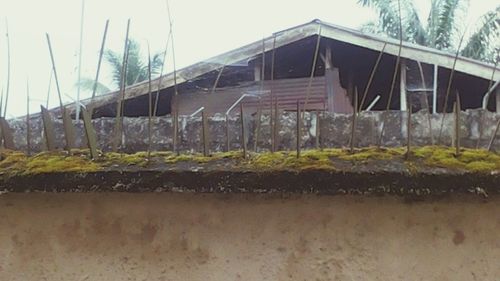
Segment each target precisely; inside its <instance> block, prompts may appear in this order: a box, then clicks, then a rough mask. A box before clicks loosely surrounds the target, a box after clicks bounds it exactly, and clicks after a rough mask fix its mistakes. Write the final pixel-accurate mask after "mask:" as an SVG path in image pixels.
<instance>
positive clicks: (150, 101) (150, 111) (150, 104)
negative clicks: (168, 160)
mask: <svg viewBox="0 0 500 281" xmlns="http://www.w3.org/2000/svg"><path fill="white" fill-rule="evenodd" d="M151 91H152V89H151V51H150V48H149V42H148V163H150V161H151V146H152V134H153V132H152V130H153V128H152V127H153V126H152V116H153V93H152V92H151Z"/></svg>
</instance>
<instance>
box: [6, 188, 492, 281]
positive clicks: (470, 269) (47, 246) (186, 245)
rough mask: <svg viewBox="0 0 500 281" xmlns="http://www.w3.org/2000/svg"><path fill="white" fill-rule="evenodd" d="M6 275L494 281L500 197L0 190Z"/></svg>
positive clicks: (162, 280) (159, 280) (163, 280)
mask: <svg viewBox="0 0 500 281" xmlns="http://www.w3.org/2000/svg"><path fill="white" fill-rule="evenodd" d="M0 213H1V214H2V215H1V216H0V280H10V281H16V280H23V281H31V280H78V281H90V280H131V281H133V280H137V281H139V280H151V281H152V280H155V281H167V280H191V281H202V280H203V281H212V280H217V281H220V280H245V281H253V280H259V281H261V280H269V281H271V280H297V281H303V280H387V281H392V280H457V281H460V280H464V281H465V280H467V281H468V280H498V277H499V276H500V267H499V266H498V261H499V260H500V240H499V233H500V198H499V197H498V196H497V197H494V196H492V197H490V198H488V200H487V201H484V200H483V199H479V197H475V196H470V197H465V198H449V197H447V198H443V199H441V200H432V201H430V202H411V203H408V202H404V200H403V199H398V198H391V197H365V196H316V195H296V196H293V195H288V196H285V197H281V196H267V195H256V194H253V195H236V194H225V195H216V194H199V193H146V194H137V193H18V194H14V193H10V194H3V195H0Z"/></svg>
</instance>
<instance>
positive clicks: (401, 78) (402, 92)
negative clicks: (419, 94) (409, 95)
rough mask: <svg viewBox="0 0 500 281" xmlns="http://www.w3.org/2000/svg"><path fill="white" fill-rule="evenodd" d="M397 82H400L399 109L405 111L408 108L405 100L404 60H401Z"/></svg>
mask: <svg viewBox="0 0 500 281" xmlns="http://www.w3.org/2000/svg"><path fill="white" fill-rule="evenodd" d="M399 82H400V84H399V89H400V93H399V94H400V98H399V109H400V110H401V111H405V110H406V109H407V108H408V106H407V100H406V60H404V59H402V60H401V66H400V76H399Z"/></svg>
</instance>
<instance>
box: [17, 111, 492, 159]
mask: <svg viewBox="0 0 500 281" xmlns="http://www.w3.org/2000/svg"><path fill="white" fill-rule="evenodd" d="M322 114H323V115H322V116H321V118H320V122H319V123H320V128H321V129H320V135H321V137H320V138H321V143H323V145H324V146H325V147H342V146H347V145H348V143H349V137H350V130H351V122H352V115H348V114H328V113H322ZM383 114H384V113H383V112H379V111H376V112H366V113H362V114H360V117H359V121H358V127H357V133H356V136H357V138H356V145H357V146H370V145H376V144H377V142H378V136H379V134H380V131H381V128H382V121H383V119H384V117H383ZM460 116H461V117H460V118H461V138H462V139H461V143H462V145H463V146H468V147H476V145H477V143H478V138H479V136H480V135H482V138H481V141H480V144H481V146H483V147H484V146H486V145H487V144H488V143H489V140H490V138H491V135H492V134H493V131H494V128H495V125H496V122H497V120H498V118H499V115H498V114H496V113H491V112H487V111H478V110H468V111H466V112H461V115H460ZM430 118H431V126H432V133H433V136H434V140H435V141H437V140H438V136H439V135H440V130H441V127H442V132H441V135H442V137H441V143H442V144H446V145H450V144H451V142H452V135H453V134H454V125H453V124H454V121H453V115H452V114H447V115H446V116H445V118H444V119H443V115H441V114H435V115H432V116H431V117H430ZM245 119H246V128H247V137H248V140H247V141H248V143H249V145H248V147H249V148H253V143H254V136H255V135H254V132H255V126H256V120H255V119H256V118H255V116H246V117H245ZM295 120H296V114H295V113H293V112H285V113H283V114H281V115H280V122H279V123H280V125H279V139H278V141H279V148H280V149H281V150H288V149H295V142H296V136H295V131H296V129H295V128H296V123H295V122H296V121H295ZM406 120H407V115H406V113H405V112H400V111H392V112H389V113H388V114H387V117H386V121H387V122H386V125H385V130H384V132H385V134H384V138H383V140H382V141H383V144H384V145H385V146H401V145H406V127H407V121H406ZM443 120H444V122H442V121H443ZM269 121H270V119H269V116H268V115H263V117H262V123H261V127H260V128H261V130H260V133H259V144H258V148H259V149H260V150H268V149H270V147H271V142H270V139H271V137H270V125H269ZM93 122H94V127H95V129H96V131H97V137H98V142H99V147H100V149H102V150H104V151H107V150H110V149H111V142H112V136H113V130H114V124H115V119H114V118H101V119H96V120H93ZM317 123H318V122H317V118H316V115H315V114H314V113H306V114H305V118H304V120H303V126H302V127H303V135H302V144H303V146H304V147H313V146H314V144H315V137H316V125H317ZM10 124H11V126H12V128H13V129H14V134H15V143H16V145H17V146H18V148H19V149H23V150H24V149H26V124H25V120H11V121H10ZM441 124H443V125H442V126H441ZM75 125H76V131H77V136H78V137H77V144H78V145H79V146H84V145H85V143H84V142H85V138H84V135H83V134H84V132H83V124H82V122H80V123H79V124H75ZM179 126H180V133H179V138H180V140H179V143H180V144H179V145H180V150H181V151H202V143H201V141H200V139H201V138H200V136H201V118H200V117H196V118H190V117H182V118H180V125H179ZM42 127H43V126H42V124H41V121H40V120H33V121H32V122H31V139H32V141H31V143H32V144H33V145H32V146H33V148H32V149H33V150H35V151H40V150H42V149H43V142H44V140H43V138H42ZM225 128H226V123H225V118H224V117H223V116H220V115H216V116H213V117H211V118H210V121H209V135H210V149H211V150H212V151H221V150H224V149H225V146H226V129H225ZM55 130H56V136H57V139H58V143H59V146H60V147H63V146H64V132H63V126H62V121H61V120H56V126H55ZM481 131H482V133H480V132H481ZM172 132H173V129H172V120H171V118H169V117H157V118H154V119H153V137H152V140H153V149H155V150H171V149H172V134H173V133H172ZM229 132H230V143H231V149H239V148H240V147H241V141H240V137H241V126H240V120H239V119H236V118H232V119H230V120H229ZM147 136H148V118H147V117H140V118H124V134H123V136H122V140H123V146H122V150H123V151H127V152H133V151H144V150H146V149H147V147H148V145H147V140H148V137H147ZM412 138H413V144H414V145H428V144H431V137H430V131H429V115H427V114H426V113H416V114H413V115H412ZM494 147H495V148H497V149H500V137H498V138H497V141H496V142H495V146H494Z"/></svg>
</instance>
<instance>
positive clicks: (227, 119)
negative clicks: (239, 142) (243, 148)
mask: <svg viewBox="0 0 500 281" xmlns="http://www.w3.org/2000/svg"><path fill="white" fill-rule="evenodd" d="M225 120H226V152H229V150H230V143H229V115H227V114H226V119H225Z"/></svg>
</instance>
